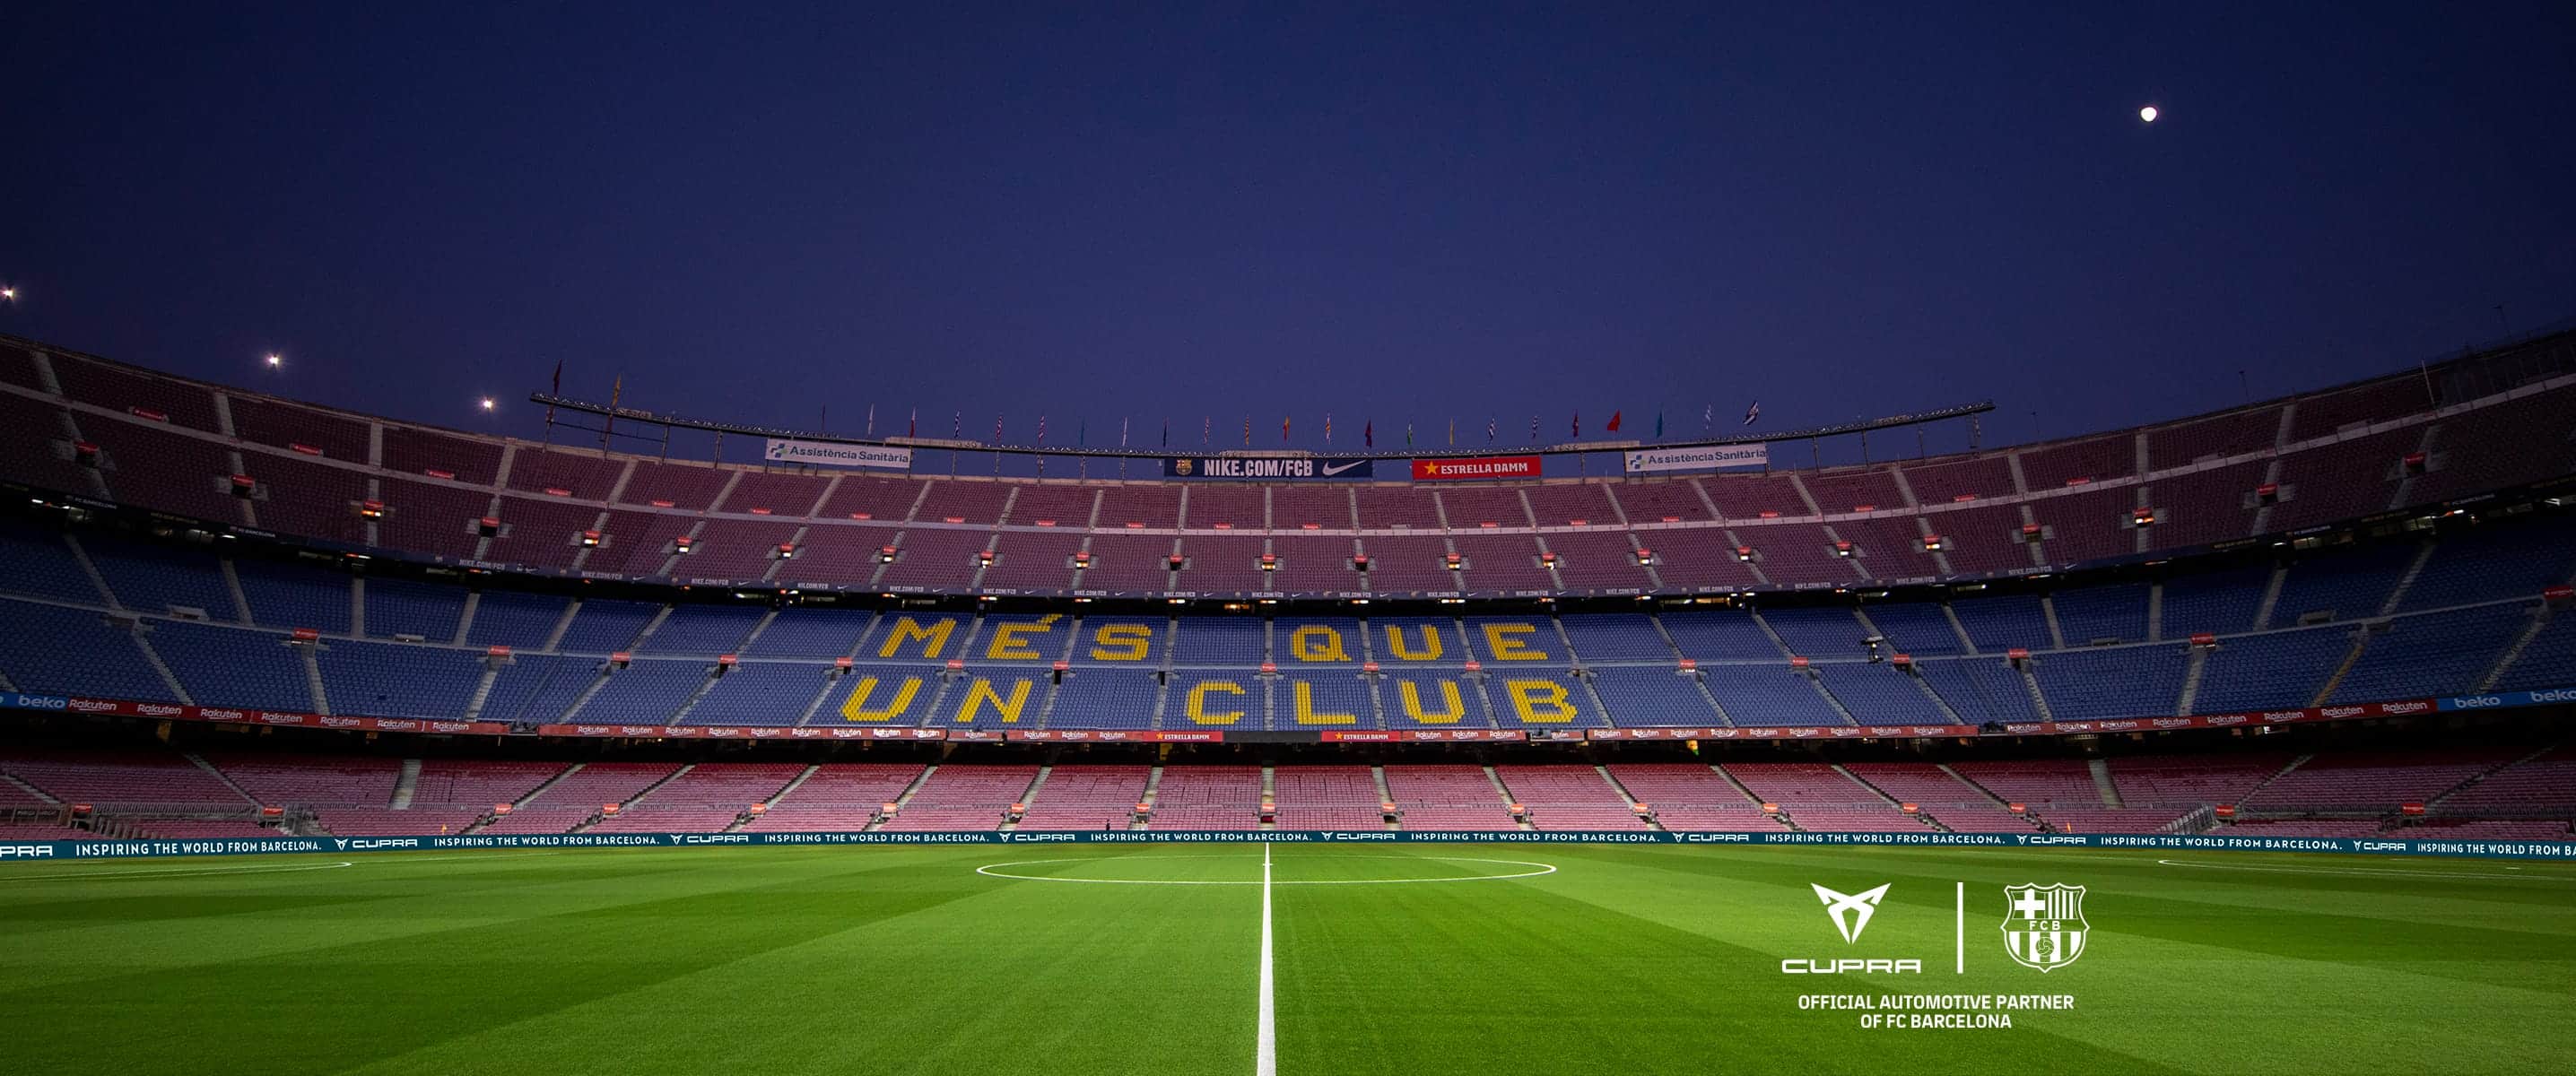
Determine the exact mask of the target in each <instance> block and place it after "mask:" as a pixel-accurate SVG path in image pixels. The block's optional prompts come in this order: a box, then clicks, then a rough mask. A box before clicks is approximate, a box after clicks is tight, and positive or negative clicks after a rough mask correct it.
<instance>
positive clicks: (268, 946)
mask: <svg viewBox="0 0 2576 1076" xmlns="http://www.w3.org/2000/svg"><path fill="white" fill-rule="evenodd" d="M781 851H783V852H784V853H785V854H781V855H775V856H772V857H765V858H762V859H757V860H746V861H745V862H743V863H742V864H740V865H738V866H736V867H733V868H731V869H728V870H722V871H710V870H709V869H708V867H709V866H710V864H712V863H716V862H720V860H715V859H710V858H709V856H708V855H707V854H706V853H704V852H695V851H675V852H655V851H651V850H629V849H606V850H596V851H590V852H586V853H582V854H574V855H569V856H566V857H565V858H564V859H562V860H561V861H540V860H532V859H519V860H512V861H509V862H506V863H481V862H472V861H452V860H450V861H446V862H439V863H412V862H409V861H407V860H405V859H404V858H402V857H401V856H400V855H398V854H396V855H384V856H378V857H374V858H371V859H362V860H358V861H357V862H358V863H359V866H356V867H352V868H349V869H348V870H345V871H328V872H313V873H305V874H282V875H254V876H250V878H251V879H256V880H255V881H254V880H249V879H244V878H235V877H231V876H208V877H203V878H193V879H191V878H172V877H169V876H164V875H151V876H142V877H138V878H137V879H132V880H126V879H108V878H101V879H85V880H82V881H64V882H55V883H45V884H41V885H24V886H18V887H14V888H0V921H5V922H7V923H9V924H11V925H12V926H13V927H15V928H19V929H20V933H19V934H18V935H17V936H7V935H0V991H10V990H18V989H23V988H28V987H36V986H48V987H71V986H76V985H78V984H80V983H83V982H86V981H89V980H93V979H99V978H113V977H118V976H122V975H125V974H129V973H132V972H135V971H141V970H149V969H170V968H182V967H191V966H201V965H211V964H224V963H230V962H237V961H245V960H263V959H271V960H274V959H283V958H285V957H287V956H289V955H290V954H293V953H296V952H299V951H303V950H309V949H317V948H330V947H336V946H343V945H353V944H366V943H390V942H395V941H399V940H400V939H403V938H407V937H414V936H423V935H430V934H435V933H438V932H449V931H459V930H473V929H478V928H482V927H488V926H496V925H501V924H507V923H510V922H514V921H517V920H521V919H525V918H529V917H532V916H538V915H544V914H550V913H561V912H569V911H575V910H580V909H585V908H600V907H607V906H612V905H615V904H618V903H621V902H626V901H633V900H643V899H654V898H656V897H659V896H666V895H670V894H672V893H678V892H721V891H724V890H728V889H732V888H737V887H740V886H743V885H747V884H757V881H758V879H759V878H761V877H763V876H764V875H769V874H775V875H776V876H777V877H779V878H781V879H782V880H788V881H794V880H797V879H802V878H805V877H808V876H810V875H811V874H812V873H813V871H814V868H813V867H811V866H808V865H807V864H811V863H827V864H833V865H834V866H835V869H838V870H841V871H861V870H876V869H886V868H893V867H901V866H903V865H906V864H911V863H917V862H918V863H930V862H944V860H941V859H940V858H938V854H937V853H935V852H929V853H924V852H912V851H909V850H907V851H904V852H898V853H897V854H895V855H891V856H885V857H874V858H867V857H848V856H842V857H837V858H831V859H826V858H820V857H817V856H816V855H815V854H814V853H813V852H811V851H808V850H804V849H787V850H781ZM262 858H263V859H270V860H275V861H292V860H293V859H296V858H300V857H262ZM438 858H440V859H442V860H446V859H447V857H445V856H441V857H438ZM539 863H543V864H544V865H542V866H538V865H536V864H539ZM138 866H141V864H138ZM38 897H41V898H43V899H33V898H38ZM93 902H106V903H107V904H108V905H109V907H110V909H111V910H112V911H118V912H120V913H123V912H130V913H131V916H130V917H122V918H118V917H111V918H104V919H102V918H94V917H91V916H89V915H87V914H85V912H84V911H83V909H84V907H85V906H86V905H88V904H91V903H93ZM173 937H184V938H186V940H187V943H186V944H184V945H173V944H170V943H169V942H170V939H171V938H173Z"/></svg>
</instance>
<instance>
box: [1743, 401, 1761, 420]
mask: <svg viewBox="0 0 2576 1076" xmlns="http://www.w3.org/2000/svg"><path fill="white" fill-rule="evenodd" d="M1761 417H1762V401H1760V400H1755V401H1753V406H1751V407H1747V408H1745V409H1744V424H1745V425H1747V426H1750V425H1752V424H1753V420H1754V419H1757V418H1761Z"/></svg>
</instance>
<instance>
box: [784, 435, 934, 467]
mask: <svg viewBox="0 0 2576 1076" xmlns="http://www.w3.org/2000/svg"><path fill="white" fill-rule="evenodd" d="M761 458H763V459H766V460H768V461H769V462H771V463H807V464H815V465H818V466H823V467H876V468H882V469H884V470H888V471H909V470H911V469H912V450H911V449H909V448H888V447H886V446H884V445H844V444H838V443H835V442H832V441H789V440H784V439H781V438H777V437H772V438H770V439H769V451H768V453H767V454H766V455H764V456H762V457H761Z"/></svg>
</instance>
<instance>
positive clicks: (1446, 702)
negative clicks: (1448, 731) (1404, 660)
mask: <svg viewBox="0 0 2576 1076" xmlns="http://www.w3.org/2000/svg"><path fill="white" fill-rule="evenodd" d="M1395 698H1396V701H1397V702H1400V703H1402V704H1403V705H1404V716H1406V717H1409V718H1412V719H1414V720H1415V721H1418V722H1421V723H1422V724H1425V725H1454V724H1457V723H1458V719H1459V718H1462V717H1465V716H1467V701H1466V700H1465V699H1462V698H1460V697H1458V682H1457V681H1455V680H1442V681H1440V712H1439V713H1436V714H1434V713H1426V712H1424V711H1423V709H1422V688H1421V685H1419V684H1416V683H1414V682H1413V681H1411V680H1398V681H1396V682H1395Z"/></svg>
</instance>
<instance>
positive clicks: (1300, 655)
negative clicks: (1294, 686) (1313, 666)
mask: <svg viewBox="0 0 2576 1076" xmlns="http://www.w3.org/2000/svg"><path fill="white" fill-rule="evenodd" d="M1288 652H1289V653H1291V654H1295V655H1297V660H1299V661H1349V660H1351V655H1350V653H1349V652H1348V651H1345V650H1343V649H1342V633H1341V632H1338V631H1335V630H1333V629H1332V628H1330V627H1328V626H1326V625H1323V624H1307V625H1304V626H1302V627H1299V628H1298V629H1297V630H1295V631H1292V632H1289V633H1288Z"/></svg>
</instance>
